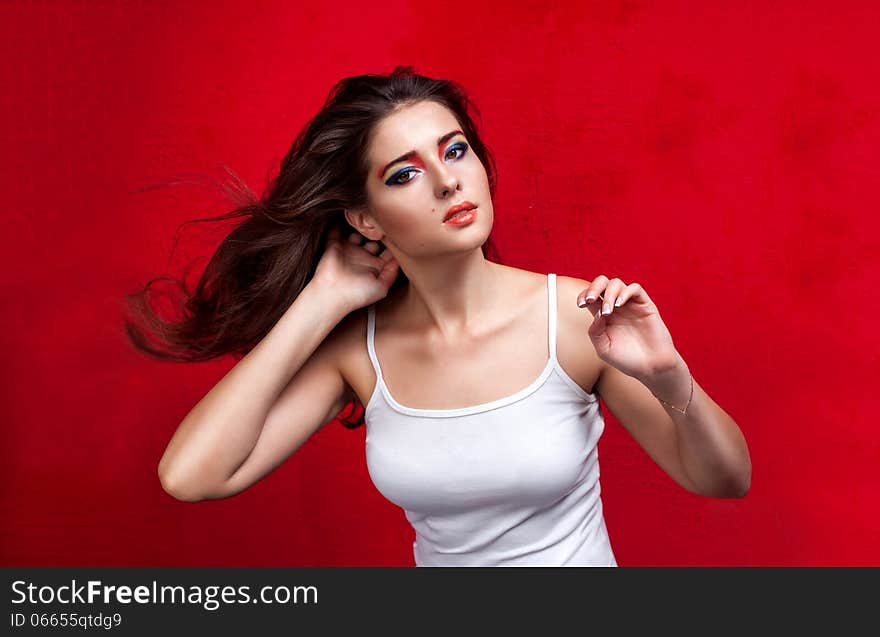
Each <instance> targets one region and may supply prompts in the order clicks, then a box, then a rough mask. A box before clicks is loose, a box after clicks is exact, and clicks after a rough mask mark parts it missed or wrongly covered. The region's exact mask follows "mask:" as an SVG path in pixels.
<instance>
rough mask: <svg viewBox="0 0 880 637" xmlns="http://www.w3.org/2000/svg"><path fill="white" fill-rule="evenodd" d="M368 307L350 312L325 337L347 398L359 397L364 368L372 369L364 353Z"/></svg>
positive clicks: (365, 350)
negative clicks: (342, 381) (343, 382)
mask: <svg viewBox="0 0 880 637" xmlns="http://www.w3.org/2000/svg"><path fill="white" fill-rule="evenodd" d="M366 335H367V307H362V308H358V309H357V310H354V311H352V312H349V313H348V314H347V315H346V316H345V317H344V318H343V319H342V320H341V321H339V323H338V324H337V325H336V327H334V328H333V331H331V332H330V334H329V335H328V336H327V338H326V339H325V344H326V346H327V348H328V349H329V350H330V352H331V354H330V355H331V357H332V358H333V361H334V363H335V365H336V367H337V369H338V370H339V373H340V374H341V375H342V378H343V380H344V381H345V389H346V400H347V401H349V400H353V399H355V398H358V399H362V398H363V396H362V394H363V390H362V389H361V388H362V386H363V383H364V367H365V364H366V368H367V369H372V368H371V366H370V359H369V355H368V353H367V341H366Z"/></svg>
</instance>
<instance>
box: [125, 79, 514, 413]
mask: <svg viewBox="0 0 880 637" xmlns="http://www.w3.org/2000/svg"><path fill="white" fill-rule="evenodd" d="M423 100H433V101H435V102H437V103H439V104H441V105H443V106H445V107H446V108H448V109H449V110H450V111H452V113H453V114H454V115H455V117H456V119H457V120H458V123H459V124H460V126H461V129H462V132H463V133H464V134H465V136H466V137H467V139H468V142H469V143H470V146H471V149H472V150H473V152H474V153H476V155H477V157H479V159H480V161H481V162H482V163H483V166H484V167H485V169H486V173H487V176H488V180H489V189H490V193H491V195H492V197H493V198H494V196H495V187H496V168H495V160H494V157H493V155H492V153H491V151H490V150H489V148H488V147H487V146H486V145H485V144H484V143H483V141H482V140H481V138H480V135H479V133H478V129H477V126H476V124H475V123H474V119H473V118H472V116H471V112H473V113H474V114H475V116H476V118H477V119H478V120H479V121H480V123H481V124H482V118H481V116H480V113H479V109H478V108H477V107H476V105H475V104H474V103H473V102H472V101H471V99H470V98H469V97H468V95H467V93H466V92H465V90H464V89H463V88H462V87H461V86H460V85H459V84H457V83H455V82H453V81H451V80H437V79H431V78H428V77H425V76H424V75H419V74H417V73H415V72H414V71H413V68H412V67H411V66H398V67H397V68H395V69H394V71H392V72H391V73H390V74H388V75H358V76H353V77H347V78H344V79H342V80H340V81H339V82H337V83H336V84H335V85H334V86H333V88H332V89H331V90H330V93H329V95H328V97H327V99H326V101H325V103H324V105H323V106H322V108H321V109H320V111H319V112H318V113H317V114H316V115H315V116H314V117H313V118H312V119H311V121H309V122H308V123H307V124H306V125H305V126H304V127H303V128H302V129H301V130H300V132H299V133H298V134H297V135H296V138H295V139H294V141H293V145H292V146H291V147H290V150H288V151H287V154H286V155H285V156H284V158H283V159H282V160H281V166H280V169H279V173H278V176H277V178H275V179H274V180H272V181H270V183H269V185H268V186H267V188H266V191H265V193H264V194H263V195H262V196H261V197H259V198H258V197H256V196H255V195H254V194H253V192H252V191H251V190H250V189H249V188H248V187H247V186H246V185H245V184H243V183H242V182H241V181H240V180H239V179H238V178H237V177H235V175H234V174H233V173H230V177H231V180H232V183H231V184H230V185H225V184H224V185H223V186H222V187H223V189H224V190H225V191H226V193H227V195H229V197H230V199H232V200H233V202H234V205H235V204H238V205H237V207H236V208H235V209H233V210H231V211H230V212H227V213H225V214H222V215H220V216H217V217H207V218H201V219H194V220H191V221H187V222H186V223H184V224H182V225H186V224H189V223H195V222H205V221H225V220H229V219H234V218H237V217H243V218H244V219H243V221H241V222H240V223H238V224H237V225H236V226H235V227H234V229H233V230H232V231H231V232H229V234H228V235H226V237H225V238H224V239H223V240H222V241H221V243H220V244H219V246H218V247H217V249H216V251H215V252H214V254H213V255H212V256H211V258H210V260H209V261H208V264H207V265H206V267H205V269H204V271H203V273H202V275H201V278H200V279H199V281H198V283H197V285H196V287H195V290H192V291H191V290H189V289H188V288H187V283H186V272H185V273H184V275H183V277H182V278H181V279H180V280H177V279H175V278H174V277H169V276H165V277H157V278H155V279H152V280H151V281H149V282H148V283H147V284H146V286H145V287H144V288H143V289H142V290H139V291H137V292H134V293H132V294H128V295H126V297H125V303H126V307H127V308H128V310H129V312H130V316H129V317H126V318H125V319H124V328H125V332H126V335H127V337H128V339H129V340H130V342H131V343H132V344H133V346H134V347H135V348H136V349H137V350H138V351H140V352H142V353H145V354H148V355H150V356H153V357H155V358H159V359H162V360H168V361H176V362H198V361H207V360H211V359H214V358H217V357H220V356H223V355H226V354H230V355H232V356H234V357H236V358H241V357H243V356H245V355H246V354H247V353H248V352H249V351H250V350H251V349H252V348H253V347H255V346H256V345H257V343H259V342H260V340H262V339H263V337H265V336H266V334H268V333H269V331H270V330H271V329H272V327H273V326H274V325H275V324H276V323H277V322H278V320H279V319H280V318H281V316H282V315H283V314H284V312H285V311H286V310H287V309H288V308H289V307H290V305H291V304H292V303H293V301H294V300H295V299H296V297H297V296H298V295H299V294H300V292H302V290H303V288H305V286H306V284H307V283H308V282H309V281H310V280H311V278H312V276H313V275H314V273H315V269H316V267H317V264H318V261H319V260H320V258H321V256H322V255H323V248H324V245H325V241H326V237H327V234H328V233H329V232H330V230H331V229H332V228H334V227H338V228H339V229H340V230H341V232H342V236H343V237H347V235H349V234H351V233H352V232H353V228H352V227H351V226H350V225H349V223H348V221H347V220H346V219H345V215H344V210H345V209H346V208H358V207H361V206H364V205H365V204H366V203H367V193H366V182H367V175H368V170H369V167H368V166H367V165H366V163H367V162H366V151H367V140H368V137H369V134H370V132H371V130H372V129H373V127H374V126H376V124H377V123H379V122H380V121H381V120H382V119H383V118H384V117H386V116H387V115H389V114H391V113H393V112H394V111H395V110H396V109H398V108H400V107H402V106H406V105H410V104H413V103H416V102H419V101H423ZM179 229H180V228H178V230H179ZM482 250H483V255H484V256H485V257H486V258H487V259H489V260H492V261H499V255H498V252H497V248H496V247H495V245H494V244H493V243H492V240H491V237H490V238H489V239H487V241H486V242H485V243H484V244H483V247H482ZM172 253H173V249H172ZM192 265H193V264H192V263H190V265H189V266H188V267H187V272H188V271H189V269H190V268H191V267H192ZM406 280H407V279H406V275H405V274H404V273H403V269H400V270H399V273H398V276H397V278H396V280H395V281H394V283H393V284H392V285H391V290H394V289H396V288H398V287H400V286H401V285H404V284H405V282H406ZM158 281H169V282H171V283H172V284H173V285H174V286H175V287H176V289H177V290H178V291H179V292H181V293H182V294H183V298H182V299H179V300H178V301H172V304H173V305H175V307H176V308H177V309H180V308H181V307H182V309H183V312H182V315H183V317H182V319H181V320H180V321H177V322H173V321H166V320H164V319H162V318H161V317H160V316H159V314H158V313H157V312H156V311H155V310H153V308H152V307H151V306H150V303H149V294H150V292H151V288H152V286H153V285H154V284H155V283H157V282H158ZM391 290H389V294H390V292H391ZM349 405H350V406H351V412H352V413H353V412H354V411H355V408H356V407H357V406H358V405H359V406H360V407H361V408H363V405H360V401H358V400H357V399H355V400H353V401H351V402H350V403H349ZM361 412H362V410H361ZM340 421H341V422H342V424H343V425H345V426H346V427H349V428H355V427H358V426H360V425H362V424H364V421H363V413H361V414H360V416H359V417H358V418H356V419H355V420H347V419H345V418H340Z"/></svg>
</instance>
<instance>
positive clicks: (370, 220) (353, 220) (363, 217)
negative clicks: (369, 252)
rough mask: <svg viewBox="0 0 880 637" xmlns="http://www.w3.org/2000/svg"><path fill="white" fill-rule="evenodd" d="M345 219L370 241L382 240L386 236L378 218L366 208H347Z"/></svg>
mask: <svg viewBox="0 0 880 637" xmlns="http://www.w3.org/2000/svg"><path fill="white" fill-rule="evenodd" d="M345 219H346V221H348V223H349V225H350V226H351V227H352V228H354V229H355V230H357V231H358V232H360V233H361V234H362V235H364V236H365V237H366V238H367V239H369V240H370V241H380V240H381V239H382V238H383V237H384V236H385V233H384V232H382V228H381V226H380V225H379V223H378V222H377V221H376V218H375V217H374V216H373V215H372V213H370V211H369V210H367V209H366V208H350V209H348V208H347V209H346V210H345Z"/></svg>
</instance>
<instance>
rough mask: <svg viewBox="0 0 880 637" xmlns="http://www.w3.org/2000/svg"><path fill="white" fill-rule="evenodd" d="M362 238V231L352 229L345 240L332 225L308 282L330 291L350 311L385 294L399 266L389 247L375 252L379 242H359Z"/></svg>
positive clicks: (395, 276) (368, 303)
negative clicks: (378, 253)
mask: <svg viewBox="0 0 880 637" xmlns="http://www.w3.org/2000/svg"><path fill="white" fill-rule="evenodd" d="M362 239H363V236H362V235H361V234H359V233H358V232H354V233H352V235H351V236H350V237H349V238H348V239H347V240H345V239H343V238H342V233H341V231H340V230H339V228H338V227H334V228H332V229H331V230H330V232H329V234H328V235H327V244H326V246H325V248H324V254H323V255H322V256H321V259H320V261H318V266H317V268H316V270H315V276H314V277H313V278H312V281H311V282H310V285H315V286H317V287H319V288H321V289H323V290H325V291H326V292H327V293H328V294H330V295H332V296H333V297H334V298H335V299H337V301H338V302H339V303H341V304H342V307H343V308H348V310H349V312H351V311H353V310H356V309H358V308H361V307H364V306H367V305H370V304H372V303H375V302H376V301H378V300H380V299H383V298H385V296H386V295H387V294H388V290H389V288H390V287H391V284H392V283H394V280H395V279H396V278H397V271H398V267H399V265H398V263H397V260H396V259H395V258H394V256H393V255H392V254H391V251H390V250H388V249H387V248H386V249H385V250H384V251H383V252H382V254H380V255H379V256H375V255H376V253H377V252H378V251H379V244H378V243H377V242H375V241H367V242H366V243H365V244H364V245H361V244H360V242H361V240H362Z"/></svg>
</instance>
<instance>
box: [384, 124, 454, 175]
mask: <svg viewBox="0 0 880 637" xmlns="http://www.w3.org/2000/svg"><path fill="white" fill-rule="evenodd" d="M459 133H461V134H462V135H463V134H464V133H462V132H461V131H460V130H458V129H455V130H453V131H449V132H448V133H446V134H445V135H443V137H441V138H440V139H438V140H437V145H438V146H442V145H443V144H444V143H445V142H446V141H447V140H449V139H452V138H453V137H455V136H456V135H458V134H459ZM417 154H418V153H416V151H414V150H411V151H409V152H408V153H404V154H403V155H401V156H400V157H398V158H397V159H392V160H391V161H389V162H388V163H387V164H385V167H384V168H382V169H381V170H380V171H379V175H378V176H379V179H382V175H384V174H385V173H386V172H388V169H389V168H391V167H392V166H393V165H394V164H396V163H398V162H401V161H406V160H407V159H409V158H410V157H413V156H415V155H417Z"/></svg>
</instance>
